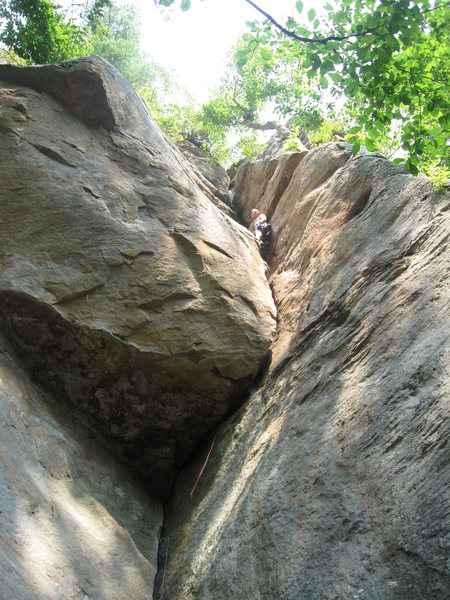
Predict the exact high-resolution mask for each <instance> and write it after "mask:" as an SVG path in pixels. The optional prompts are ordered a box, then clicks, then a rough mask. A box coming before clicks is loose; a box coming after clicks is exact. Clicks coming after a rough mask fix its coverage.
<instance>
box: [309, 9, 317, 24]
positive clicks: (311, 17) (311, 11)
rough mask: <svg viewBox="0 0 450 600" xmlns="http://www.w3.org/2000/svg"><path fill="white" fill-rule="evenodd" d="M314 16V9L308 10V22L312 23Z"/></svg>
mask: <svg viewBox="0 0 450 600" xmlns="http://www.w3.org/2000/svg"><path fill="white" fill-rule="evenodd" d="M315 16H316V11H315V9H314V8H311V9H310V10H308V20H309V21H310V22H312V21H314V18H315Z"/></svg>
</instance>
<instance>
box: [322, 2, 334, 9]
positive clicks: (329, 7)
mask: <svg viewBox="0 0 450 600" xmlns="http://www.w3.org/2000/svg"><path fill="white" fill-rule="evenodd" d="M324 9H325V10H333V7H332V6H331V4H329V3H328V2H327V3H326V4H325V6H324Z"/></svg>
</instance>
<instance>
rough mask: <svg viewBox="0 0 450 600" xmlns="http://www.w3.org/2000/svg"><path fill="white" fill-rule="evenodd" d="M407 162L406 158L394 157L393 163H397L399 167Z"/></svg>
mask: <svg viewBox="0 0 450 600" xmlns="http://www.w3.org/2000/svg"><path fill="white" fill-rule="evenodd" d="M404 162H405V159H404V158H394V160H393V161H392V164H393V165H395V166H396V167H398V166H399V165H402V164H403V163H404Z"/></svg>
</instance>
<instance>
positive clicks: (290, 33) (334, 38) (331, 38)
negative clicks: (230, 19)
mask: <svg viewBox="0 0 450 600" xmlns="http://www.w3.org/2000/svg"><path fill="white" fill-rule="evenodd" d="M245 2H247V3H248V4H250V6H253V8H255V9H256V10H257V11H258V12H259V13H261V14H262V15H263V16H264V17H266V19H267V20H269V21H270V22H271V23H272V24H273V25H275V27H276V28H277V29H279V30H280V31H282V32H283V33H284V34H285V35H288V36H289V37H291V38H293V39H294V40H297V41H298V42H306V43H308V44H322V45H324V44H326V43H327V42H343V41H344V40H349V39H350V38H353V37H356V38H358V37H364V36H366V35H371V34H372V33H374V32H375V31H376V30H377V29H379V28H380V27H381V25H378V26H377V27H374V28H373V29H367V30H366V31H363V32H361V33H351V34H349V35H342V36H340V35H331V36H329V37H326V38H312V39H311V38H305V37H301V36H300V35H297V34H296V33H295V32H294V31H290V30H289V29H286V27H283V25H280V23H278V22H277V21H275V19H274V18H273V17H272V16H271V15H269V13H267V12H266V11H264V10H263V9H262V8H260V7H259V6H257V5H256V4H255V3H254V2H252V0H245Z"/></svg>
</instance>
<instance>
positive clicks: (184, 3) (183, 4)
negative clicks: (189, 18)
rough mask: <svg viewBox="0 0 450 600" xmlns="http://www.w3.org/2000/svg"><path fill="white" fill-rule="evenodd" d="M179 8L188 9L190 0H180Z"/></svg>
mask: <svg viewBox="0 0 450 600" xmlns="http://www.w3.org/2000/svg"><path fill="white" fill-rule="evenodd" d="M180 8H181V10H184V11H186V10H189V9H190V8H191V0H181V7H180Z"/></svg>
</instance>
